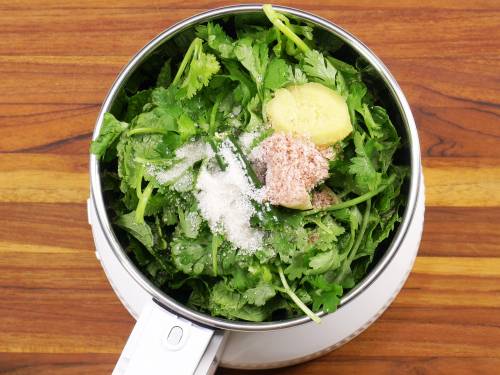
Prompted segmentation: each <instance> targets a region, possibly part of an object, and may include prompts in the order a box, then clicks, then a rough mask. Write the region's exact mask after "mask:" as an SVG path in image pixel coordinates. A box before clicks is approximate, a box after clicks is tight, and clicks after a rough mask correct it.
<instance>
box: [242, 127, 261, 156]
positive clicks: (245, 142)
mask: <svg viewBox="0 0 500 375" xmlns="http://www.w3.org/2000/svg"><path fill="white" fill-rule="evenodd" d="M259 135H260V133H259V132H245V133H242V134H241V135H240V137H239V139H238V140H239V141H240V145H241V148H242V149H243V151H245V152H246V153H248V152H249V151H250V149H251V147H250V146H252V143H253V141H254V140H255V138H257V137H258V136H259Z"/></svg>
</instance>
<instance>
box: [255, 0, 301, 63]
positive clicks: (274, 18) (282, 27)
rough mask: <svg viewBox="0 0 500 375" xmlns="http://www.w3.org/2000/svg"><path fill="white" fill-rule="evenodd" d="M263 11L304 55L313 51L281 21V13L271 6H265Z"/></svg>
mask: <svg viewBox="0 0 500 375" xmlns="http://www.w3.org/2000/svg"><path fill="white" fill-rule="evenodd" d="M262 10H263V11H264V13H265V14H266V16H267V18H268V19H269V21H271V23H272V24H273V25H274V26H275V27H276V28H277V29H278V30H279V31H281V32H282V33H283V34H285V36H286V37H287V38H288V39H290V40H291V41H292V42H294V43H295V44H296V45H297V47H299V48H300V49H301V50H302V52H304V53H307V52H309V51H310V50H311V49H310V48H309V47H308V46H307V44H305V43H304V41H303V40H302V39H300V38H299V37H298V36H297V34H295V33H294V32H293V31H292V30H290V28H289V27H288V26H286V25H285V24H284V23H283V21H282V20H281V18H282V17H280V16H281V15H280V14H279V13H277V12H276V11H275V10H274V9H273V7H272V5H271V4H265V5H264V6H263V7H262Z"/></svg>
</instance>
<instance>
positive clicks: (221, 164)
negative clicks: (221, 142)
mask: <svg viewBox="0 0 500 375" xmlns="http://www.w3.org/2000/svg"><path fill="white" fill-rule="evenodd" d="M208 144H209V145H210V147H211V148H212V151H213V152H214V154H215V160H216V161H217V164H219V168H220V169H221V171H225V170H226V168H227V165H226V163H225V162H224V160H222V158H221V157H220V155H219V150H218V149H217V146H216V145H215V142H214V141H213V139H211V138H209V139H208Z"/></svg>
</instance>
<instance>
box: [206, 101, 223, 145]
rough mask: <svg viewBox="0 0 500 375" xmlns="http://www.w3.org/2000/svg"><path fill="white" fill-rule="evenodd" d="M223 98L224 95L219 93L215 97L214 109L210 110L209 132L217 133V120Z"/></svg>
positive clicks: (210, 133)
mask: <svg viewBox="0 0 500 375" xmlns="http://www.w3.org/2000/svg"><path fill="white" fill-rule="evenodd" d="M221 100H222V96H221V95H220V94H219V95H217V97H216V98H215V103H214V106H213V107H212V111H211V112H210V125H209V127H208V134H209V135H214V133H215V121H216V120H217V111H218V110H219V105H220V102H221Z"/></svg>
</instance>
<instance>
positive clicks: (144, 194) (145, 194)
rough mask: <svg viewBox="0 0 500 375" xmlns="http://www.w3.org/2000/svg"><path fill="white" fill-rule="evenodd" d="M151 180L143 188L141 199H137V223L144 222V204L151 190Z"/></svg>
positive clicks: (152, 186) (146, 202)
mask: <svg viewBox="0 0 500 375" xmlns="http://www.w3.org/2000/svg"><path fill="white" fill-rule="evenodd" d="M153 188H154V185H153V181H150V182H149V183H148V186H146V188H145V189H144V191H143V192H142V195H141V199H139V203H138V204H137V208H136V210H135V222H136V223H138V224H142V223H144V211H145V210H146V205H147V204H148V200H149V197H150V196H151V193H152V192H153Z"/></svg>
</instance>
